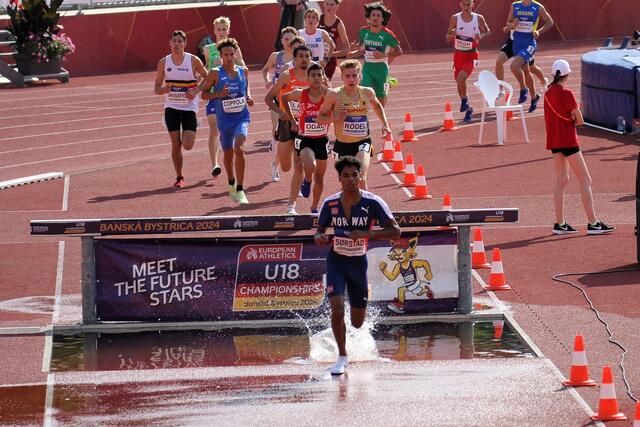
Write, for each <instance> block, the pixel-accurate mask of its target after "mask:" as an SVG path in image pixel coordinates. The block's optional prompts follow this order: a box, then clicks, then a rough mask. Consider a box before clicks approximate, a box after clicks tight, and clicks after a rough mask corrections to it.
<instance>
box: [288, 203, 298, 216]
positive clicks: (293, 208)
mask: <svg viewBox="0 0 640 427" xmlns="http://www.w3.org/2000/svg"><path fill="white" fill-rule="evenodd" d="M287 215H298V212H296V204H295V203H294V204H292V205H288V206H287Z"/></svg>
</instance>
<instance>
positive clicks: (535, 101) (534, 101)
mask: <svg viewBox="0 0 640 427" xmlns="http://www.w3.org/2000/svg"><path fill="white" fill-rule="evenodd" d="M538 101H540V95H536V97H535V98H533V99H532V100H531V106H530V107H529V112H530V113H533V112H534V111H536V109H537V108H538Z"/></svg>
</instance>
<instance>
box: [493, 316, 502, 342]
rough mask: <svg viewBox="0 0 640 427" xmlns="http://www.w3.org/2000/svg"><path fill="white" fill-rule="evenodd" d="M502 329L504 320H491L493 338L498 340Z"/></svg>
mask: <svg viewBox="0 0 640 427" xmlns="http://www.w3.org/2000/svg"><path fill="white" fill-rule="evenodd" d="M503 331H504V320H494V321H493V338H495V339H497V340H499V339H501V338H502V332H503Z"/></svg>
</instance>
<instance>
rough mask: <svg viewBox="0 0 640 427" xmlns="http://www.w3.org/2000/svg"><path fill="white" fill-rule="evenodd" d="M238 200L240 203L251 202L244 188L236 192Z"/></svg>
mask: <svg viewBox="0 0 640 427" xmlns="http://www.w3.org/2000/svg"><path fill="white" fill-rule="evenodd" d="M236 202H238V203H240V204H241V205H247V204H249V200H248V199H247V196H246V194H244V190H240V191H237V192H236Z"/></svg>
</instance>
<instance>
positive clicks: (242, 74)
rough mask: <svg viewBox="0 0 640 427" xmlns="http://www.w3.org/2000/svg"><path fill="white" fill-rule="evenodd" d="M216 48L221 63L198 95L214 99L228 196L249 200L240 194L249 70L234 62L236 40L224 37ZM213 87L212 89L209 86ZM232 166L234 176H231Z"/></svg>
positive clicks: (246, 133)
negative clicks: (201, 93) (202, 91)
mask: <svg viewBox="0 0 640 427" xmlns="http://www.w3.org/2000/svg"><path fill="white" fill-rule="evenodd" d="M216 47H217V48H218V50H219V51H220V56H221V57H222V65H220V66H218V67H216V68H214V69H213V70H211V71H210V72H209V75H208V76H207V80H206V82H205V85H204V90H205V91H207V92H205V93H203V95H202V97H203V98H204V99H212V100H214V101H215V109H216V116H217V119H218V130H219V131H220V144H221V145H222V150H223V153H224V168H225V171H226V172H227V177H228V178H229V196H230V197H231V199H232V200H233V201H234V202H237V203H240V204H246V203H249V201H248V200H247V196H246V195H245V194H244V187H243V184H244V170H245V158H244V151H243V145H244V142H245V141H246V139H247V135H248V133H249V121H250V114H249V109H248V107H247V106H249V107H251V106H252V105H253V99H252V98H251V91H250V89H249V70H248V69H247V68H246V67H239V66H237V65H236V64H235V59H236V51H237V50H238V43H237V42H236V40H235V39H226V40H223V41H221V42H219V43H218V44H217V45H216ZM211 88H213V91H210V89H211ZM234 169H235V175H234Z"/></svg>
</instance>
